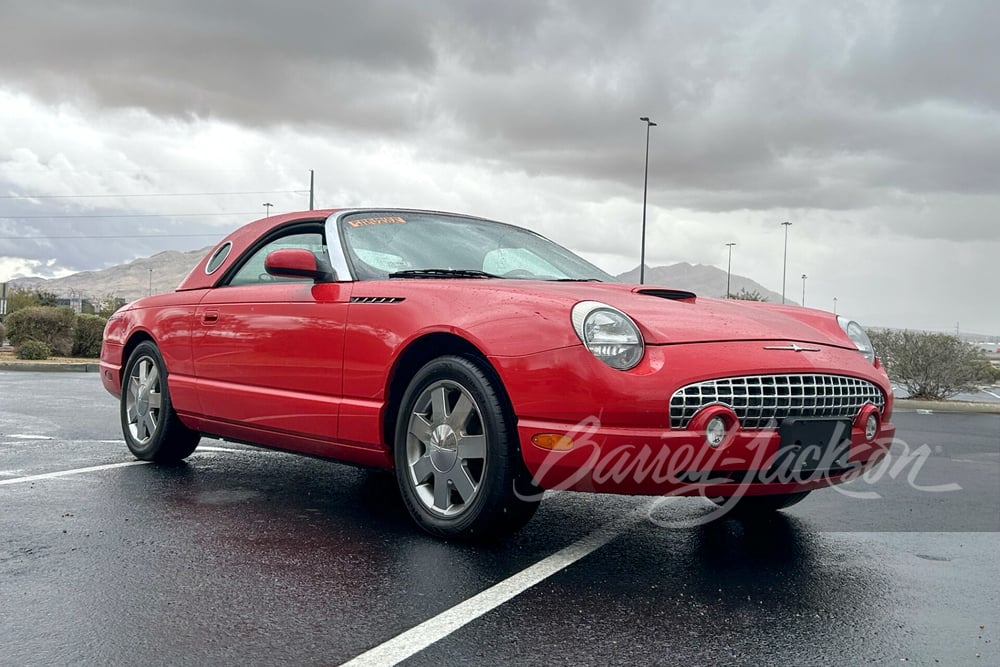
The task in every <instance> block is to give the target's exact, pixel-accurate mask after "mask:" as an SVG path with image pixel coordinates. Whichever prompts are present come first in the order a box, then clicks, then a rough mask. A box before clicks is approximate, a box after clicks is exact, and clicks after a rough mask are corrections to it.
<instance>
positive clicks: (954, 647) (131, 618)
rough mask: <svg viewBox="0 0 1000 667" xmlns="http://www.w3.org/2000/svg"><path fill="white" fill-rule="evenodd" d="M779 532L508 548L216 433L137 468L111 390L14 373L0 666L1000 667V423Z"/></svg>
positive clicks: (699, 525) (923, 422)
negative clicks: (449, 532)
mask: <svg viewBox="0 0 1000 667" xmlns="http://www.w3.org/2000/svg"><path fill="white" fill-rule="evenodd" d="M894 421H895V422H896V424H897V426H898V428H899V431H898V434H897V436H898V438H899V440H900V443H899V444H898V445H897V448H896V449H895V452H896V455H895V458H894V459H893V461H892V463H893V465H892V466H891V467H889V468H888V469H887V470H886V471H885V472H884V474H882V475H880V476H878V477H877V478H875V477H872V478H870V479H867V480H858V481H856V482H854V483H852V484H851V485H849V486H848V488H847V489H846V490H832V489H824V490H822V491H819V492H817V493H814V494H813V495H812V496H811V497H810V498H808V499H807V500H806V501H804V502H803V503H802V504H800V505H797V506H795V507H793V508H791V509H790V510H789V511H787V512H785V513H783V514H782V515H780V516H777V517H774V518H772V519H770V520H767V521H761V522H750V523H747V522H741V521H737V520H736V519H732V518H724V519H721V520H718V521H713V522H709V523H704V522H701V521H699V520H698V519H699V517H700V516H702V515H704V514H705V512H706V511H707V508H708V503H707V501H704V500H702V499H650V498H628V497H619V496H597V495H585V494H568V493H563V494H552V495H550V496H549V497H547V498H546V500H545V501H544V502H543V504H542V506H541V509H540V510H539V512H538V514H537V515H536V517H535V518H534V519H533V520H532V522H530V523H529V524H528V526H527V527H526V528H525V529H524V530H522V531H521V532H519V533H518V534H516V535H515V536H514V537H513V538H511V539H509V540H507V541H506V542H504V543H501V544H495V545H488V546H478V547H477V546H468V545H462V544H452V543H447V542H443V541H439V540H436V539H433V538H430V537H428V536H425V535H424V534H422V533H420V532H419V531H418V529H417V528H415V527H414V525H413V524H412V523H411V521H410V519H409V517H408V515H407V514H406V512H405V510H404V508H403V506H402V503H401V501H400V500H399V499H398V497H397V495H396V493H395V490H394V486H393V484H394V483H393V480H392V478H391V477H389V476H387V475H384V474H376V473H371V472H367V471H364V470H359V469H355V468H351V467H347V466H343V465H339V464H335V463H330V462H325V461H320V460H316V459H309V458H303V457H295V456H291V455H286V454H282V453H278V452H271V451H263V450H257V449H252V448H249V447H245V446H242V445H237V444H232V443H226V442H221V441H216V440H203V441H202V445H201V447H200V448H199V449H198V451H197V452H196V453H195V454H194V455H193V456H192V457H191V458H190V459H189V460H188V462H187V463H186V464H183V465H180V466H174V467H161V466H156V465H151V464H145V463H139V462H136V461H134V460H133V459H132V457H131V456H130V454H129V453H128V451H127V449H126V448H125V446H124V444H123V443H122V441H121V436H120V433H119V427H118V407H117V403H116V401H115V400H114V399H113V398H112V397H111V396H109V395H107V394H106V393H105V392H104V390H103V389H102V388H101V386H100V382H99V380H98V378H97V376H96V375H95V374H89V373H79V374H78V373H24V372H0V508H2V513H0V517H2V518H0V528H2V530H0V645H2V646H3V647H4V648H3V649H2V650H3V653H2V654H0V663H2V664H11V665H51V664H172V665H180V664H192V665H194V664H197V665H205V664H213V665H224V664H233V665H235V664H239V665H256V664H261V665H265V664H302V665H308V664H323V665H333V664H341V663H345V662H348V661H351V660H356V663H355V664H386V663H392V662H400V661H401V662H403V664H412V665H423V664H435V665H436V664H473V663H475V664H501V663H502V664H519V665H520V664H525V665H530V664H538V665H543V664H544V665H548V664H573V665H577V664H594V665H603V664H623V663H630V664H632V663H634V664H684V665H715V664H727V665H744V664H745V665H760V664H773V665H807V664H818V665H819V664H822V665H831V664H832V665H857V664H901V663H902V664H906V663H908V664H951V665H955V664H962V665H966V664H983V665H995V664H1000V633H998V632H997V627H998V625H1000V583H998V580H997V577H996V573H997V572H998V571H1000V554H998V551H1000V539H998V538H1000V415H992V414H936V413H935V414H918V413H915V412H905V411H901V412H898V413H897V415H896V417H895V420H894Z"/></svg>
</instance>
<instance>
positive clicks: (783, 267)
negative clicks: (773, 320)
mask: <svg viewBox="0 0 1000 667" xmlns="http://www.w3.org/2000/svg"><path fill="white" fill-rule="evenodd" d="M781 224H782V225H783V226H784V228H785V258H784V260H782V264H781V303H785V277H786V276H787V275H788V228H789V227H791V226H792V223H790V222H788V221H785V222H783V223H781Z"/></svg>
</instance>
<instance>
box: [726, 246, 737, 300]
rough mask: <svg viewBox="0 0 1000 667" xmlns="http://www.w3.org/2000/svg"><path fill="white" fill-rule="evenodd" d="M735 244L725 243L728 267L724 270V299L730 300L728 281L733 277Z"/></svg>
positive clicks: (730, 292) (730, 293)
mask: <svg viewBox="0 0 1000 667" xmlns="http://www.w3.org/2000/svg"><path fill="white" fill-rule="evenodd" d="M734 245H736V243H727V244H726V247H728V248H729V266H728V267H727V268H726V298H727V299H731V298H732V294H733V291H732V290H731V289H730V288H729V284H730V281H731V279H732V277H733V246H734Z"/></svg>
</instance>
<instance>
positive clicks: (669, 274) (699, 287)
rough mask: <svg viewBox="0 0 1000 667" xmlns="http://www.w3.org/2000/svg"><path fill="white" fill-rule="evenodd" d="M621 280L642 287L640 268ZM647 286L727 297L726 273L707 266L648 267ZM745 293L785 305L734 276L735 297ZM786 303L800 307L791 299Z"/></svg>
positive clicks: (751, 282)
mask: <svg viewBox="0 0 1000 667" xmlns="http://www.w3.org/2000/svg"><path fill="white" fill-rule="evenodd" d="M617 278H618V279H619V280H621V281H622V282H626V283H638V282H639V267H638V266H636V267H635V268H634V269H632V270H631V271H626V272H625V273H622V274H619V275H618V276H617ZM644 282H645V284H647V285H659V286H661V287H675V288H677V289H685V290H688V291H689V292H694V293H695V294H697V295H698V296H716V297H722V296H725V295H726V272H725V271H723V270H722V269H720V268H717V267H714V266H710V265H707V264H688V263H687V262H680V263H679V264H671V265H670V266H654V267H650V266H647V267H646V275H645V280H644ZM744 289H745V290H746V291H747V292H758V293H759V294H760V295H761V296H762V297H764V298H765V299H767V300H768V302H770V303H781V295H780V294H778V293H777V292H772V291H771V290H769V289H767V288H766V287H764V286H763V285H761V284H760V283H758V282H756V281H754V280H751V279H749V278H745V277H743V276H738V275H736V274H735V273H734V274H733V275H732V278H731V280H730V291H731V292H732V293H733V294H739V292H740V290H744ZM785 303H787V304H791V305H798V304H797V303H796V302H795V301H792V300H791V299H789V298H788V296H787V295H786V296H785Z"/></svg>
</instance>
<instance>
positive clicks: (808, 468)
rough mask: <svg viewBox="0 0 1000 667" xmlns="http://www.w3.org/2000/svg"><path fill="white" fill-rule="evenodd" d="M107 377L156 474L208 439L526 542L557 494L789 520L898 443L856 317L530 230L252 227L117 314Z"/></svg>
mask: <svg viewBox="0 0 1000 667" xmlns="http://www.w3.org/2000/svg"><path fill="white" fill-rule="evenodd" d="M101 378H102V381H103V383H104V386H105V387H106V388H107V389H108V391H110V392H111V393H112V394H114V395H115V396H117V397H120V403H121V424H122V430H123V433H124V436H125V441H126V443H127V445H128V447H129V449H130V450H131V451H132V453H133V454H134V455H135V456H136V457H138V458H140V459H143V460H152V461H159V462H177V461H179V460H181V459H184V458H185V457H187V456H188V455H190V454H191V453H192V452H193V451H194V450H195V447H196V446H197V444H198V441H199V439H200V437H201V436H203V435H204V436H212V437H218V438H223V439H228V440H233V441H239V442H245V443H250V444H254V445H259V446H263V447H271V448H277V449H282V450H287V451H291V452H298V453H302V454H309V455H314V456H319V457H324V458H330V459H337V460H340V461H345V462H349V463H353V464H358V465H362V466H368V467H374V468H382V469H386V470H392V469H394V471H395V477H396V480H397V482H398V484H399V488H400V490H401V493H402V497H403V499H404V501H405V505H406V507H407V508H408V510H409V512H410V514H411V515H412V516H413V518H414V519H415V520H416V522H417V523H418V524H419V525H420V526H421V527H423V528H424V529H425V530H427V531H428V532H430V533H432V534H434V535H437V536H442V537H453V538H479V537H489V536H497V535H503V534H505V533H508V532H510V531H513V530H515V529H517V528H519V527H520V526H522V525H523V524H524V523H525V522H526V521H527V520H528V519H529V518H530V517H531V515H532V514H533V513H534V511H535V509H536V507H537V505H538V503H539V499H540V497H541V491H542V490H544V489H564V490H576V491H591V492H607V493H623V494H645V495H661V494H663V495H666V494H677V495H702V496H705V497H707V498H710V499H713V500H715V501H716V502H717V503H721V504H723V506H725V504H726V503H727V502H729V503H730V504H731V505H732V506H733V507H734V508H735V509H738V510H740V511H744V512H762V511H767V510H773V509H779V508H782V507H785V506H788V505H790V504H792V503H794V502H797V501H798V500H800V499H801V498H802V497H804V496H805V494H806V493H808V492H809V491H810V490H812V489H815V488H818V487H820V486H824V485H828V484H832V483H838V482H841V481H844V480H846V479H849V478H851V477H852V476H854V475H856V474H857V473H858V472H859V471H862V470H864V469H865V468H866V467H867V466H870V465H872V464H873V463H874V462H875V461H877V460H878V459H879V458H880V457H881V456H882V455H883V454H884V453H885V451H886V450H887V449H888V447H889V445H890V444H891V442H892V438H893V435H894V432H895V428H894V426H893V425H892V424H891V423H890V416H891V413H892V401H893V399H892V391H891V388H890V385H889V380H888V378H887V376H886V374H885V371H884V370H883V369H882V366H881V365H880V363H879V361H878V360H877V359H876V357H875V354H874V351H873V350H872V347H871V343H870V342H869V340H868V337H867V336H866V335H865V333H864V331H863V330H862V328H861V327H860V326H859V325H858V324H857V323H855V322H853V321H850V320H846V319H844V318H842V317H837V316H835V315H833V314H830V313H825V312H821V311H816V310H809V309H805V308H799V307H791V306H778V305H771V304H766V303H752V302H744V301H736V300H721V299H713V298H702V297H696V296H695V295H694V294H692V293H690V292H685V291H683V290H677V289H669V288H665V287H655V286H644V285H626V284H621V283H618V282H617V281H616V280H615V279H614V278H612V277H611V276H610V275H608V274H606V273H604V272H603V271H601V270H600V269H598V268H597V267H595V266H593V265H591V264H590V263H588V262H587V261H585V260H583V259H581V258H580V257H578V256H576V255H574V254H573V253H571V252H570V251H568V250H566V249H564V248H562V247H560V246H558V245H556V244H554V243H552V242H551V241H548V240H546V239H545V238H543V237H541V236H539V235H538V234H535V233H533V232H531V231H527V230H525V229H522V228H519V227H514V226H511V225H507V224H502V223H499V222H493V221H489V220H484V219H481V218H475V217H469V216H462V215H453V214H446V213H437V212H429V211H411V210H395V209H393V210H386V209H377V210H367V209H366V210H359V209H345V210H324V211H308V212H302V213H293V214H288V215H280V216H272V217H268V218H264V219H261V220H258V221H256V222H253V223H250V224H248V225H246V226H245V227H242V228H241V229H238V230H237V231H235V232H234V233H232V234H231V235H230V236H228V237H227V238H226V239H224V240H223V241H222V242H221V243H220V244H219V245H218V246H216V247H215V248H214V249H213V250H211V251H210V252H209V253H208V255H207V256H206V257H205V258H204V259H203V260H202V261H201V263H200V264H198V266H197V267H195V268H194V269H193V270H192V271H191V273H190V274H189V275H188V276H187V278H185V279H184V281H183V282H182V283H181V284H180V286H179V287H178V288H177V290H176V291H175V292H173V293H170V294H161V295H156V296H151V297H147V298H143V299H139V300H138V301H135V302H133V303H131V304H129V305H127V306H125V307H124V308H122V309H121V310H119V311H118V312H117V313H115V315H114V316H113V317H112V318H111V320H110V321H109V322H108V324H107V328H106V330H105V332H104V342H103V347H102V350H101ZM727 499H730V500H728V501H727Z"/></svg>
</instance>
